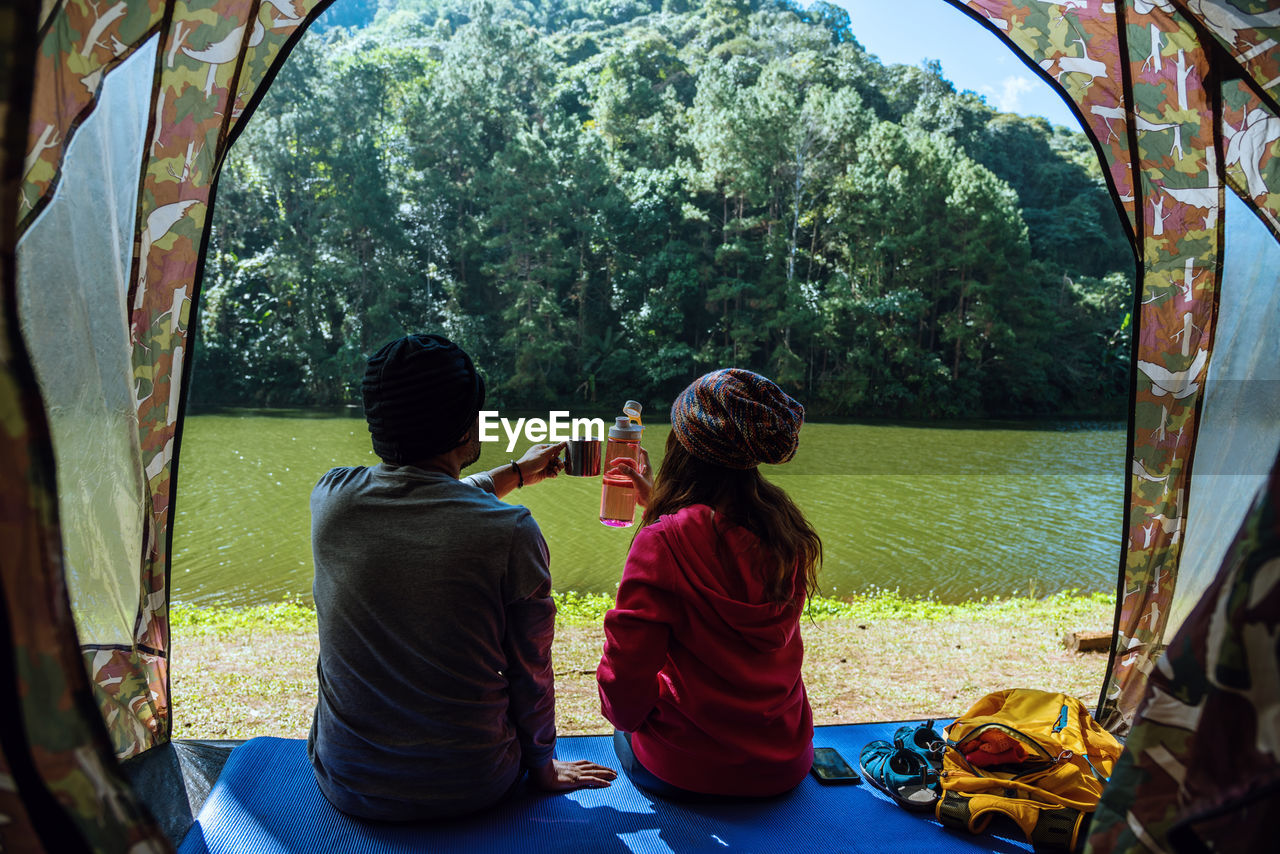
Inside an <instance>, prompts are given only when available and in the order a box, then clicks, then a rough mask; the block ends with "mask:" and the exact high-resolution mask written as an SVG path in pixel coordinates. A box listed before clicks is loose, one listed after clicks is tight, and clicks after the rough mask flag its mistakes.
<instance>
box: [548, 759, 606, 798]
mask: <svg viewBox="0 0 1280 854" xmlns="http://www.w3.org/2000/svg"><path fill="white" fill-rule="evenodd" d="M529 776H530V777H532V778H533V782H534V783H536V784H537V786H538V788H540V789H545V790H546V791H548V792H572V791H573V790H574V789H603V788H604V787H605V786H608V785H609V784H610V783H611V782H613V780H614V779H615V778H616V777H617V776H618V772H617V771H614V770H613V769H612V768H606V767H604V766H603V765H597V764H595V763H594V762H588V761H587V760H585V759H575V760H574V761H572V762H561V761H560V760H559V759H551V760H550V761H548V762H547V764H546V765H543V766H542V767H541V768H535V769H533V770H532V771H530V772H529Z"/></svg>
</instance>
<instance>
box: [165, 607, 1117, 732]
mask: <svg viewBox="0 0 1280 854" xmlns="http://www.w3.org/2000/svg"><path fill="white" fill-rule="evenodd" d="M1109 618H1110V608H1109V607H1103V608H1100V609H1099V610H1098V613H1097V614H1096V615H1094V616H1093V617H1092V618H1091V620H1092V622H1095V623H1098V624H1097V625H1065V626H1064V625H1062V624H1061V621H1060V620H1055V619H1053V618H1052V617H1045V616H1038V615H1037V616H1031V617H1028V616H1026V615H1022V614H1018V613H1012V614H1005V613H997V614H991V615H983V614H982V613H981V612H977V613H976V614H975V616H974V618H973V619H960V620H948V621H940V620H907V619H899V620H884V621H880V622H875V623H870V622H859V621H857V620H852V619H828V620H819V621H816V622H805V623H804V624H803V626H802V633H803V636H804V641H805V667H804V678H805V685H806V687H807V689H808V693H809V701H810V703H811V705H812V706H813V713H814V722H815V723H817V724H837V723H858V722H864V721H894V720H916V719H923V718H930V717H951V716H955V715H959V714H961V713H963V712H964V711H965V710H966V709H968V708H969V707H970V706H971V705H972V704H973V703H974V702H975V701H977V700H978V699H979V698H981V697H982V696H983V695H985V694H987V693H989V692H991V691H996V690H1001V689H1004V688H1040V689H1043V690H1051V691H1061V692H1063V693H1065V694H1070V695H1073V696H1076V697H1079V698H1080V699H1081V700H1083V701H1084V703H1085V705H1087V706H1089V707H1093V706H1094V705H1095V704H1096V703H1097V700H1098V694H1099V691H1100V689H1101V685H1102V678H1103V675H1104V672H1105V669H1106V662H1107V656H1106V653H1073V652H1068V651H1067V650H1066V649H1065V648H1064V647H1063V645H1062V636H1063V634H1064V633H1065V632H1066V631H1070V630H1077V629H1105V628H1108V627H1109V622H1108V621H1109ZM603 643H604V641H603V632H602V630H601V629H600V628H599V627H598V626H592V627H589V628H583V627H567V628H566V627H561V628H559V629H558V630H557V633H556V641H555V646H554V647H553V650H552V655H553V659H554V662H555V673H556V721H557V726H558V730H559V732H560V733H561V734H562V735H583V734H596V733H606V732H609V731H611V727H610V725H609V723H608V722H607V721H606V720H605V719H604V718H602V717H601V716H600V705H599V698H598V696H597V693H596V685H595V668H596V663H597V662H598V661H599V658H600V651H601V649H602V647H603ZM316 649H317V641H316V636H315V634H314V632H286V631H270V630H263V631H256V632H252V633H247V634H245V635H242V636H240V637H237V638H236V639H234V640H225V639H221V640H220V639H218V638H217V637H214V636H206V637H195V638H188V639H186V640H183V641H181V642H179V643H176V644H175V647H174V651H173V657H174V661H173V667H172V671H171V672H172V673H173V674H174V675H173V683H172V696H173V707H174V728H173V734H174V737H176V738H251V737H254V736H258V735H275V736H282V737H286V738H304V737H306V734H307V729H308V727H309V726H310V723H311V713H312V709H313V708H314V705H315V692H316V678H315V662H316Z"/></svg>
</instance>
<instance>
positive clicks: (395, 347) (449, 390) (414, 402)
mask: <svg viewBox="0 0 1280 854" xmlns="http://www.w3.org/2000/svg"><path fill="white" fill-rule="evenodd" d="M360 395H361V397H362V398H363V399H364V417H365V420H366V421H368V422H369V433H370V434H371V435H372V437H373V451H374V453H376V454H377V455H378V456H379V457H381V458H382V459H383V460H385V461H386V462H388V463H394V464H397V465H404V464H405V463H411V462H414V461H415V460H422V459H426V458H428V457H434V456H436V455H437V454H443V453H446V452H448V451H451V450H453V449H454V448H456V447H458V446H459V445H460V444H462V436H463V434H464V433H466V432H467V431H468V430H470V429H471V426H472V424H473V423H474V422H475V419H476V415H477V413H479V411H480V409H481V407H483V406H484V380H483V379H481V377H480V374H479V373H477V371H476V369H475V365H473V364H472V363H471V357H470V356H468V355H467V354H466V353H465V352H464V351H463V350H462V348H461V347H459V346H458V345H457V344H454V343H453V342H452V341H450V340H449V339H447V338H444V337H442V336H440V335H426V334H423V333H416V334H413V335H406V336H405V337H404V338H398V339H396V340H395V341H392V342H391V343H390V344H387V345H386V346H385V347H383V348H382V349H381V350H379V351H378V352H376V353H374V354H373V355H372V356H370V357H369V363H368V366H367V367H366V368H365V372H364V381H363V382H362V383H361V384H360Z"/></svg>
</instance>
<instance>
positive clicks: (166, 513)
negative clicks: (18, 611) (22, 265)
mask: <svg viewBox="0 0 1280 854" xmlns="http://www.w3.org/2000/svg"><path fill="white" fill-rule="evenodd" d="M323 5H325V3H322V2H320V0H213V1H212V2H197V1H196V0H190V2H180V0H118V2H116V3H114V4H111V3H108V2H103V3H94V2H89V0H66V2H59V3H56V4H52V5H51V6H49V7H47V8H46V14H45V17H44V19H43V25H42V26H41V28H40V35H39V44H40V49H39V52H38V54H37V58H36V68H35V94H34V97H33V102H32V105H31V118H30V125H29V133H28V141H27V145H26V157H25V163H24V172H23V176H22V181H21V185H20V187H19V190H18V192H19V199H18V217H19V222H18V233H19V236H21V234H22V231H23V229H25V228H26V227H27V226H28V225H30V224H31V223H32V221H33V220H34V219H35V218H36V217H37V216H38V215H39V213H40V211H41V210H42V209H43V208H44V207H45V206H46V205H47V204H48V202H49V200H50V198H51V196H52V193H53V191H54V189H55V188H56V186H57V182H58V178H59V175H60V166H61V163H62V158H63V155H64V152H65V151H66V148H67V146H68V144H69V142H70V139H71V138H72V137H73V136H74V134H75V131H76V128H77V126H78V125H79V123H80V122H81V121H82V120H83V119H84V117H85V116H86V115H87V114H88V113H89V111H91V110H92V109H93V107H94V105H95V102H96V99H97V97H98V94H99V92H100V91H101V85H102V82H103V78H104V76H105V75H108V74H110V73H111V71H112V69H113V68H115V67H116V66H118V65H119V64H120V63H121V62H122V61H123V60H124V59H125V58H126V57H128V56H129V55H130V54H131V53H132V52H133V51H134V50H136V49H137V48H138V46H139V45H140V44H142V43H143V42H145V41H146V40H148V39H150V38H157V39H159V44H158V48H157V57H158V61H157V67H156V70H155V83H154V87H153V89H152V99H153V100H152V103H151V120H150V131H149V132H150V134H151V136H150V139H149V141H148V145H147V146H146V150H145V154H144V162H143V163H142V164H140V166H141V174H142V183H141V189H140V195H139V202H138V212H137V224H138V225H137V233H136V236H135V242H134V256H133V268H132V274H131V285H130V293H129V306H130V308H131V316H130V317H129V318H128V322H129V328H130V336H131V341H132V347H133V373H134V399H135V401H136V403H137V420H138V443H139V446H140V452H141V462H142V466H143V469H144V472H145V479H146V485H147V488H146V501H147V509H148V511H149V512H147V513H146V514H145V516H146V518H145V533H144V537H143V549H142V551H143V553H142V554H140V555H139V562H138V573H139V576H140V595H139V599H138V603H137V615H136V619H135V621H134V627H133V643H132V644H120V645H117V646H114V647H110V648H104V646H103V645H95V646H94V647H92V648H86V649H85V652H84V656H85V659H86V662H85V663H86V665H87V666H88V668H89V670H90V672H91V674H92V677H93V681H94V684H95V693H96V696H97V698H98V702H99V705H100V706H101V709H102V714H103V717H104V718H105V719H106V720H107V721H108V723H109V728H110V731H111V734H112V737H113V739H114V741H115V750H116V753H117V755H118V756H120V757H121V758H124V757H128V756H132V755H135V754H137V753H140V752H142V751H144V750H146V749H147V748H149V747H151V746H154V745H155V744H157V743H160V742H162V741H164V740H166V739H167V738H168V736H169V728H170V718H169V708H168V696H169V694H168V650H169V629H168V622H167V610H168V609H167V606H168V591H167V589H166V584H167V583H166V573H167V571H168V565H169V557H168V548H169V541H170V537H169V535H170V524H171V512H170V507H171V502H172V494H173V488H174V485H175V484H174V481H173V478H172V472H173V462H174V458H175V456H176V452H177V443H178V440H179V428H180V423H181V420H180V413H181V409H182V403H183V396H182V391H183V386H184V383H185V380H186V370H185V367H186V364H187V359H186V355H187V352H188V350H189V344H188V324H189V321H190V318H191V310H192V305H193V301H194V300H195V299H196V295H197V291H198V288H199V280H200V267H201V264H202V256H203V249H204V241H205V239H206V235H207V231H208V215H209V207H210V204H211V203H212V193H213V188H214V183H215V180H216V177H217V173H218V168H219V166H220V165H221V162H222V159H223V157H224V156H225V154H226V152H227V149H228V147H229V146H230V144H231V142H232V140H233V139H234V137H235V133H236V131H237V129H238V127H239V126H240V123H241V122H242V120H243V119H244V118H246V117H247V116H248V114H249V113H250V112H251V111H252V109H253V106H254V105H256V103H257V99H258V98H259V97H260V95H261V92H262V91H264V87H263V84H264V83H266V82H269V80H270V77H271V75H272V74H273V73H274V71H275V69H276V68H277V67H278V65H279V64H280V63H281V62H282V61H283V60H284V57H285V56H286V55H287V53H288V49H289V48H290V47H291V46H292V45H293V44H294V42H295V41H296V39H297V38H298V37H299V36H300V35H301V34H302V32H303V31H304V30H305V29H306V25H307V24H308V23H310V20H311V19H312V18H313V17H314V16H315V15H317V14H319V12H320V11H321V8H322V7H323Z"/></svg>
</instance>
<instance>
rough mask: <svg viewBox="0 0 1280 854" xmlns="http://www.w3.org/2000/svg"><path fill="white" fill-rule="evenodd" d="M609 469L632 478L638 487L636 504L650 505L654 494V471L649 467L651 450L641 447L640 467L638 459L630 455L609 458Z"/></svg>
mask: <svg viewBox="0 0 1280 854" xmlns="http://www.w3.org/2000/svg"><path fill="white" fill-rule="evenodd" d="M609 471H610V472H615V473H617V474H625V475H626V476H627V477H629V478H631V482H632V483H633V484H635V487H636V504H639V505H640V506H641V507H648V506H649V496H650V495H652V494H653V473H652V471H651V470H650V469H649V452H648V451H646V450H645V449H644V448H641V449H640V467H639V468H637V467H636V461H635V460H633V459H631V458H630V457H614V458H613V459H611V460H609Z"/></svg>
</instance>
